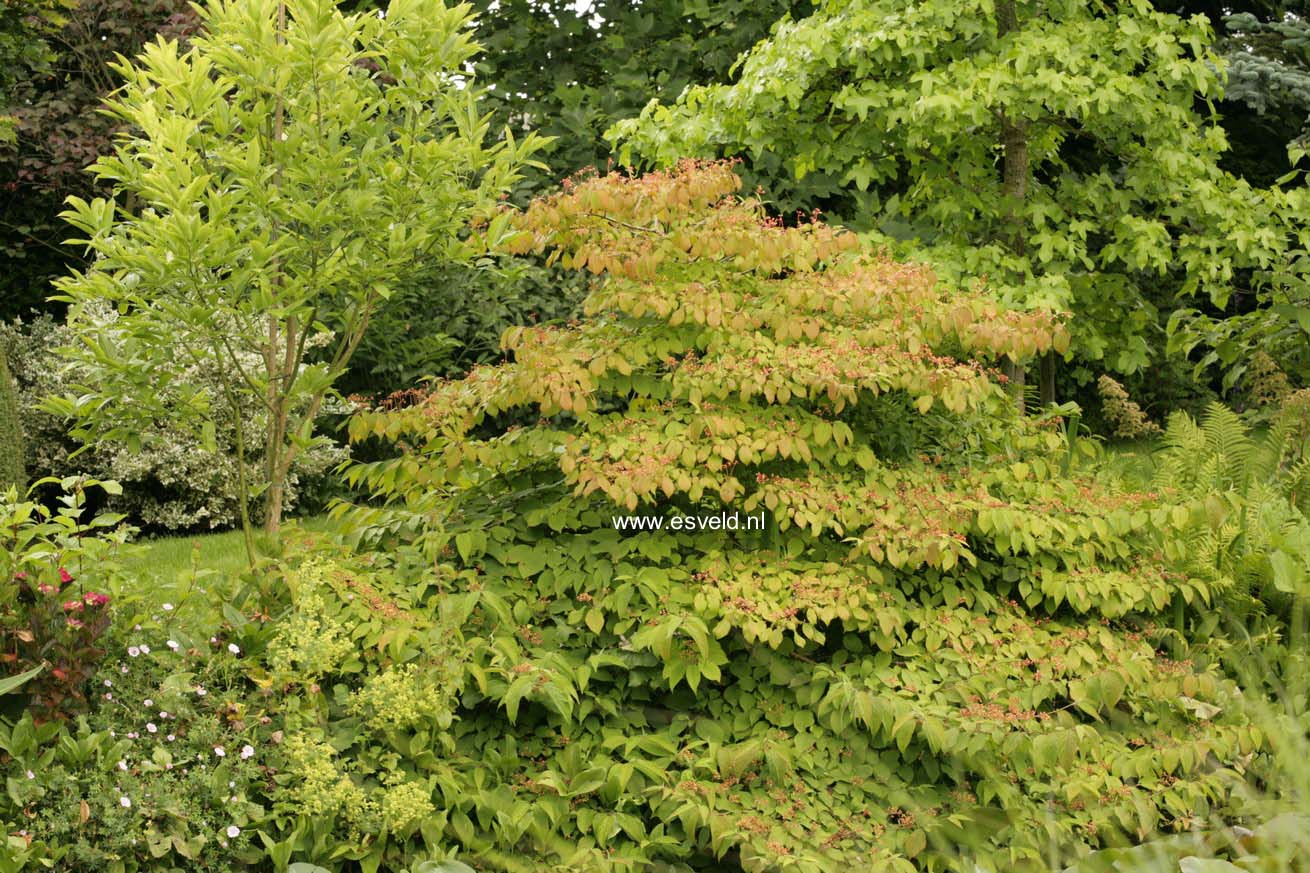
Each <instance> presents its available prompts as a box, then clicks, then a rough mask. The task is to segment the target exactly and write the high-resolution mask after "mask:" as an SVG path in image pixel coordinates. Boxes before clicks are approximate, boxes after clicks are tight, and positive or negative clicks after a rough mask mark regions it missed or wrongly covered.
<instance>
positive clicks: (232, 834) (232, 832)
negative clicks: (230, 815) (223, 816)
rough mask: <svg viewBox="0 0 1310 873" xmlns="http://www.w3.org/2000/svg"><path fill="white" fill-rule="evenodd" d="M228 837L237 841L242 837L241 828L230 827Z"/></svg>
mask: <svg viewBox="0 0 1310 873" xmlns="http://www.w3.org/2000/svg"><path fill="white" fill-rule="evenodd" d="M227 835H228V837H229V838H231V839H234V840H235V839H236V838H237V837H239V836H241V828H239V827H237V826H236V825H228V826H227Z"/></svg>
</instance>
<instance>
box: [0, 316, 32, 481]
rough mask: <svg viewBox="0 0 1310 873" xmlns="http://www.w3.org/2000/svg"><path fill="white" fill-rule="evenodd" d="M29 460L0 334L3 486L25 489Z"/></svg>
mask: <svg viewBox="0 0 1310 873" xmlns="http://www.w3.org/2000/svg"><path fill="white" fill-rule="evenodd" d="M26 471H27V463H26V459H25V458H24V457H23V425H22V420H21V418H20V417H19V408H18V388H17V386H15V385H14V379H13V376H11V375H10V374H9V364H8V356H7V355H6V354H5V343H4V338H3V337H0V488H7V487H9V486H10V485H14V486H17V487H19V488H25V487H26V485H27V472H26Z"/></svg>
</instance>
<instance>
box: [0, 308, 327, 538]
mask: <svg viewBox="0 0 1310 873" xmlns="http://www.w3.org/2000/svg"><path fill="white" fill-rule="evenodd" d="M97 317H98V318H100V319H101V320H103V321H104V322H106V323H110V322H112V319H113V314H112V312H110V311H109V310H102V311H101V312H100V313H99V315H98V316H97ZM72 342H73V335H72V332H71V331H70V330H69V329H68V328H67V327H65V326H64V325H63V324H62V323H60V322H58V321H56V320H55V319H54V318H52V317H51V316H49V315H43V316H38V317H36V318H34V319H32V320H31V321H30V322H27V323H26V324H24V323H22V322H19V321H13V322H0V346H2V347H3V348H4V349H5V351H6V352H7V359H8V362H9V366H10V367H11V369H12V371H13V374H14V376H15V378H16V381H17V385H18V408H19V414H20V417H21V419H22V422H23V425H24V429H25V431H26V435H27V440H26V456H25V461H26V464H27V469H28V472H29V474H30V475H31V476H32V477H33V478H41V477H47V476H53V477H56V478H63V477H66V476H72V475H77V474H86V475H90V476H94V477H96V478H101V479H113V480H115V481H117V482H119V483H120V485H121V487H122V493H121V494H118V495H115V496H113V497H112V498H111V500H110V505H111V506H112V507H113V508H115V509H118V510H121V511H123V512H125V513H127V514H128V515H130V516H131V517H132V519H133V521H134V522H135V523H136V524H138V525H140V526H142V527H145V528H153V529H156V530H171V531H176V530H195V529H215V528H224V527H231V526H233V525H234V524H236V523H237V522H238V521H239V520H240V514H241V512H240V498H239V496H238V489H237V472H236V463H237V461H236V450H235V448H234V446H233V439H234V432H235V421H234V419H233V418H232V417H231V416H227V415H224V414H222V411H221V410H220V411H219V414H217V415H216V416H215V418H216V427H215V432H214V445H213V446H212V447H206V446H204V445H203V441H202V439H201V438H200V436H199V435H197V434H193V433H190V432H187V431H183V430H179V429H177V428H174V427H170V426H168V425H167V424H166V423H163V422H160V423H157V424H156V425H155V426H152V427H145V428H143V429H141V430H140V431H139V432H138V433H137V436H138V438H139V440H140V445H138V446H128V445H126V444H123V443H98V444H95V445H93V446H91V447H86V448H84V447H83V446H82V445H81V444H80V443H78V442H77V441H75V440H74V439H72V438H71V437H70V436H69V435H68V422H67V420H66V419H64V418H63V417H62V416H60V415H56V414H54V413H52V412H49V411H47V410H46V409H44V407H43V404H44V403H45V400H46V398H48V397H51V396H58V395H63V394H67V393H69V392H71V391H72V390H73V386H74V385H76V384H79V383H81V382H84V381H86V380H87V379H89V378H90V376H89V371H88V370H86V369H85V368H82V367H79V366H78V365H76V364H69V363H67V362H65V361H63V360H61V359H60V358H59V357H58V355H57V354H56V350H57V349H59V348H61V347H64V346H67V345H69V344H71V343H72ZM183 377H184V379H183V381H184V382H185V383H186V385H187V387H188V388H191V389H200V390H204V391H207V392H210V393H211V394H213V393H217V392H218V391H219V390H220V385H219V382H218V379H217V377H216V375H215V374H214V373H213V372H212V370H211V369H209V368H207V367H203V366H193V367H190V368H188V369H187V370H185V372H184V373H183ZM173 390H174V389H173V388H172V387H170V386H160V390H159V392H158V393H159V395H160V396H161V398H165V399H166V398H167V397H168V396H169V395H170V393H172V392H173ZM342 411H344V406H338V405H332V404H329V406H328V409H327V410H326V412H328V413H338V414H340V413H341V412H342ZM265 419H266V415H265V414H264V412H263V410H262V409H261V408H260V406H259V404H258V402H257V401H255V400H253V399H251V400H250V402H249V403H248V404H247V405H246V407H245V415H244V426H245V428H246V433H247V434H256V435H258V434H263V433H264V432H265V428H264V424H263V423H264V421H265ZM255 444H256V445H258V440H257V439H256V440H255ZM347 456H348V453H347V451H346V450H345V449H343V448H339V447H335V446H331V445H326V444H324V445H320V446H316V447H314V448H312V449H310V450H309V451H307V452H306V453H304V454H303V455H302V456H301V457H300V458H299V459H298V462H297V463H296V464H295V466H294V467H293V475H292V477H291V480H290V484H291V488H290V489H289V491H288V496H289V499H290V505H291V506H292V507H294V506H296V505H297V504H298V503H299V500H300V498H301V494H302V493H303V492H304V491H305V490H306V489H317V488H318V485H319V483H320V482H321V481H322V480H323V479H324V478H325V476H326V474H327V472H328V471H329V470H331V469H332V468H333V467H335V466H336V465H337V464H339V463H340V462H341V461H342V460H344V459H345V458H346V457H347ZM256 484H258V480H257V482H256Z"/></svg>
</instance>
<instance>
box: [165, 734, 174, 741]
mask: <svg viewBox="0 0 1310 873" xmlns="http://www.w3.org/2000/svg"><path fill="white" fill-rule="evenodd" d="M165 739H167V740H168V741H169V742H170V743H171V742H173V740H175V739H177V737H175V736H173V735H172V734H169V735H168V736H167V737H165Z"/></svg>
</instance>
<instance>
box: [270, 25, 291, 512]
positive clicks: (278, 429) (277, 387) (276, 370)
mask: <svg viewBox="0 0 1310 873" xmlns="http://www.w3.org/2000/svg"><path fill="white" fill-rule="evenodd" d="M286 27H287V4H286V3H285V2H280V3H278V6H277V41H278V43H279V44H281V42H282V39H283V34H284V33H285V32H286ZM282 113H283V102H282V95H281V94H280V93H279V94H278V95H277V104H276V106H275V108H274V110H273V142H272V144H271V145H272V148H270V149H269V152H270V154H274V153H275V150H276V149H277V147H278V143H280V142H281V141H282ZM281 177H282V173H281V170H280V169H279V170H277V171H276V172H275V174H274V184H276V183H277V182H278V181H280V180H281ZM274 221H275V225H274V234H273V235H274V238H276V236H277V228H276V219H274ZM278 267H280V265H279V264H277V263H276V262H274V268H275V269H277V268H278ZM280 278H281V274H280V272H279V273H278V274H277V275H275V276H274V282H275V283H280ZM278 337H279V331H278V324H277V319H276V318H275V317H273V316H270V317H269V319H268V345H267V346H265V349H264V369H265V372H266V373H267V374H268V444H267V445H266V446H265V447H264V455H265V460H266V466H265V472H266V474H267V476H268V491H267V492H266V493H265V495H264V530H265V531H266V532H267V533H270V534H276V533H277V532H278V531H279V530H281V529H282V501H283V496H282V490H283V487H284V486H283V482H284V477H283V476H282V475H281V473H280V471H281V469H282V466H283V464H282V453H283V443H284V441H285V439H286V426H287V416H288V415H290V409H289V408H288V405H287V395H288V392H287V389H286V384H285V381H284V380H285V377H286V374H285V373H284V372H283V370H284V368H285V365H284V364H282V363H281V361H280V359H281V357H282V356H281V355H279V354H278ZM283 340H284V341H285V342H286V343H287V346H288V348H291V347H292V346H293V345H294V343H293V340H294V338H293V337H291V336H289V335H288V336H285V337H283Z"/></svg>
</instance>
